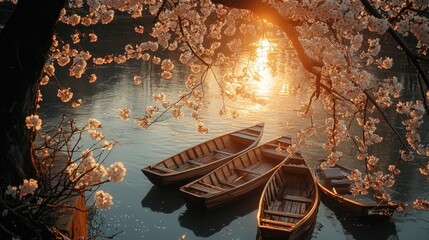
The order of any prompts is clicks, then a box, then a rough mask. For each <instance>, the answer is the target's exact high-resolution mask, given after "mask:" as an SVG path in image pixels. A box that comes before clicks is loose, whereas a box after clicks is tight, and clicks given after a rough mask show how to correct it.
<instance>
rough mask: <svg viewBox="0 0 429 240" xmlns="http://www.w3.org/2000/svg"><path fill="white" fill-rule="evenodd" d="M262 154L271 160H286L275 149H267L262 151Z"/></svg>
mask: <svg viewBox="0 0 429 240" xmlns="http://www.w3.org/2000/svg"><path fill="white" fill-rule="evenodd" d="M262 153H263V154H264V155H265V156H267V157H270V158H274V159H279V160H283V159H284V158H286V156H285V155H282V154H280V153H279V152H277V150H276V149H274V148H265V149H264V150H262Z"/></svg>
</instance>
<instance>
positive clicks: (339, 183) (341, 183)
mask: <svg viewBox="0 0 429 240" xmlns="http://www.w3.org/2000/svg"><path fill="white" fill-rule="evenodd" d="M351 184H352V181H351V180H350V179H331V185H332V186H334V187H347V186H350V185H351Z"/></svg>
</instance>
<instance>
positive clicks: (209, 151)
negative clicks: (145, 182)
mask: <svg viewBox="0 0 429 240" xmlns="http://www.w3.org/2000/svg"><path fill="white" fill-rule="evenodd" d="M263 130H264V123H259V124H256V125H254V126H250V127H247V128H244V129H241V130H238V131H234V132H230V133H227V134H225V135H222V136H218V137H216V138H213V139H210V140H208V141H205V142H202V143H200V144H197V145H195V146H193V147H191V148H188V149H186V150H184V151H182V152H179V153H177V154H175V155H173V156H171V157H169V158H167V159H164V160H162V161H159V162H157V163H154V164H151V165H149V166H147V167H145V168H143V169H142V172H143V174H144V175H145V176H146V177H147V178H148V179H149V180H150V181H151V182H152V183H153V184H155V185H158V186H167V185H177V184H183V183H186V182H190V181H192V180H194V179H196V178H198V177H201V176H203V175H205V174H207V173H209V172H210V171H212V170H213V169H215V168H217V167H219V166H221V165H222V164H224V163H225V162H227V161H229V160H230V159H232V158H233V157H235V156H237V155H239V154H241V153H243V152H245V151H247V150H249V149H251V148H253V147H255V146H257V145H258V144H259V141H260V140H261V138H262V134H263Z"/></svg>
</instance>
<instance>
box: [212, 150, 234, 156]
mask: <svg viewBox="0 0 429 240" xmlns="http://www.w3.org/2000/svg"><path fill="white" fill-rule="evenodd" d="M213 152H215V153H221V154H225V155H232V153H230V152H225V151H222V150H213Z"/></svg>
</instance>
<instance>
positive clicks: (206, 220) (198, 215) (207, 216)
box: [179, 188, 262, 238]
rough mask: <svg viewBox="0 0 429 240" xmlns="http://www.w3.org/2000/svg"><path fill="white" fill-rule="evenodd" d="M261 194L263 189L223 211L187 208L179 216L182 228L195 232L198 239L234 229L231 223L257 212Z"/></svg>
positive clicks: (227, 206)
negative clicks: (225, 229)
mask: <svg viewBox="0 0 429 240" xmlns="http://www.w3.org/2000/svg"><path fill="white" fill-rule="evenodd" d="M261 192H262V188H260V189H258V190H257V191H254V194H252V195H249V196H247V197H245V198H243V199H242V200H241V201H238V202H234V203H231V204H229V205H226V206H224V207H222V208H221V209H213V210H208V211H201V209H198V208H187V209H186V211H185V212H184V213H183V214H181V215H180V216H179V223H180V226H182V227H184V228H187V229H189V230H191V231H193V232H194V234H195V236H197V237H204V238H206V237H210V236H211V235H213V234H215V233H217V232H219V231H221V230H222V229H223V228H225V227H228V226H229V227H232V225H231V222H233V221H234V220H235V219H237V218H240V217H243V216H246V215H248V214H249V213H251V212H252V211H256V210H257V208H258V201H259V198H260V194H261ZM255 218H256V213H255Z"/></svg>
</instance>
